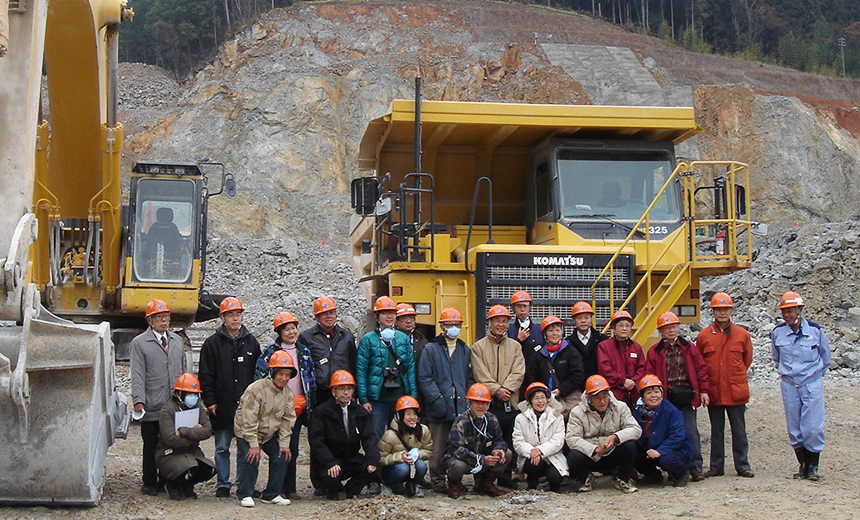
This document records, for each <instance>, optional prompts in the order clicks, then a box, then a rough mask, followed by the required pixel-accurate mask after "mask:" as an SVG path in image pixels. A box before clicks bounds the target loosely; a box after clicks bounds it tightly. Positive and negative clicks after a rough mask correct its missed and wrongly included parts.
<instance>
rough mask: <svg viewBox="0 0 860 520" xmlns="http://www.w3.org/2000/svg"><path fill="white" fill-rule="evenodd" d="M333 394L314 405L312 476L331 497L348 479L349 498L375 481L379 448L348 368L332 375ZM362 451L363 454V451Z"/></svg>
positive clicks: (334, 497)
mask: <svg viewBox="0 0 860 520" xmlns="http://www.w3.org/2000/svg"><path fill="white" fill-rule="evenodd" d="M329 386H330V387H331V393H332V396H334V399H329V400H327V401H325V402H324V403H322V404H321V405H318V406H317V407H316V408H314V412H313V415H312V416H311V425H310V427H309V428H308V441H309V442H310V445H311V461H313V462H312V464H311V475H315V477H314V478H316V479H318V481H319V482H321V483H322V484H323V486H324V488H325V491H326V497H327V498H328V499H329V500H339V499H340V491H341V489H343V488H344V486H343V485H342V484H341V482H342V481H344V480H346V481H347V483H346V497H347V498H353V497H356V496H358V495H359V493H361V490H362V489H364V486H366V485H367V484H368V483H370V482H376V481H377V480H376V468H377V466H378V465H379V449H378V448H377V446H376V442H377V441H376V435H375V434H374V430H373V424H372V423H371V420H370V412H368V411H367V410H365V409H364V408H363V407H361V406H359V405H358V404H356V403H355V402H353V400H352V395H353V393H354V392H355V378H354V377H353V376H352V374H350V373H349V372H347V371H346V370H337V371H335V373H334V374H332V376H331V383H330V385H329ZM362 451H363V453H362Z"/></svg>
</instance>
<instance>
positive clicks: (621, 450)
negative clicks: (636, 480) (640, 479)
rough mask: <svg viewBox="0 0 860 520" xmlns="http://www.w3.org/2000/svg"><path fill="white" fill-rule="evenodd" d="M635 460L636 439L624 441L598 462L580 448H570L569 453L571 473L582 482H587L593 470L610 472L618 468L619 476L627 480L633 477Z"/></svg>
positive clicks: (568, 459) (568, 461) (568, 460)
mask: <svg viewBox="0 0 860 520" xmlns="http://www.w3.org/2000/svg"><path fill="white" fill-rule="evenodd" d="M635 461H636V441H627V442H622V443H621V444H619V445H618V446H616V447H615V449H614V450H612V452H611V453H610V454H609V455H606V456H605V457H600V460H598V461H596V462H595V461H594V459H592V458H591V457H589V456H588V455H585V454H584V453H582V452H581V451H579V450H570V453H569V454H568V455H567V463H568V465H569V466H570V475H571V476H572V477H574V478H576V479H577V480H579V481H580V482H585V479H586V478H587V477H588V474H589V473H591V472H592V471H599V472H601V473H609V472H610V471H611V470H613V469H616V468H617V469H618V478H619V479H620V480H624V481H625V482H626V481H628V480H630V479H631V478H633V464H634V462H635Z"/></svg>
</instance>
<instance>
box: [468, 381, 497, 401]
mask: <svg viewBox="0 0 860 520" xmlns="http://www.w3.org/2000/svg"><path fill="white" fill-rule="evenodd" d="M466 399H468V400H470V401H483V402H485V403H489V402H491V401H492V398H491V397H490V389H489V388H487V385H485V384H483V383H475V384H474V385H472V386H470V387H469V390H467V391H466Z"/></svg>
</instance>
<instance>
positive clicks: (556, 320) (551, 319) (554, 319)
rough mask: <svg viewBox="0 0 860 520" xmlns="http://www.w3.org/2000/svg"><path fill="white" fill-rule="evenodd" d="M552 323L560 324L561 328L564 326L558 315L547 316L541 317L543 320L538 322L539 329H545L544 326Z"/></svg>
mask: <svg viewBox="0 0 860 520" xmlns="http://www.w3.org/2000/svg"><path fill="white" fill-rule="evenodd" d="M553 323H560V324H561V326H562V329H563V328H564V322H563V321H561V318H559V317H558V316H547V317H546V318H544V319H543V321H541V322H540V331H541V332H543V331H545V330H546V328H547V327H549V326H550V325H552V324H553Z"/></svg>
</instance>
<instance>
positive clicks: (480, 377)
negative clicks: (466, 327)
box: [470, 336, 526, 406]
mask: <svg viewBox="0 0 860 520" xmlns="http://www.w3.org/2000/svg"><path fill="white" fill-rule="evenodd" d="M470 350H471V351H472V373H473V374H474V375H475V382H476V383H484V384H485V385H487V388H489V389H490V393H491V394H493V395H495V393H496V391H497V390H498V389H499V388H501V387H504V388H507V389H508V390H510V391H511V406H517V403H518V402H519V390H520V385H521V384H522V383H523V378H524V377H525V375H526V361H525V359H523V349H522V346H520V343H519V341H516V340H513V339H511V338H509V337H507V336H505V337H504V338H503V339H502V341H501V343H497V342H496V340H495V339H493V338H492V337H491V336H484V337H483V338H482V339H479V340H478V341H477V342H476V343H475V344H474V345H472V346H471V347H470Z"/></svg>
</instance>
